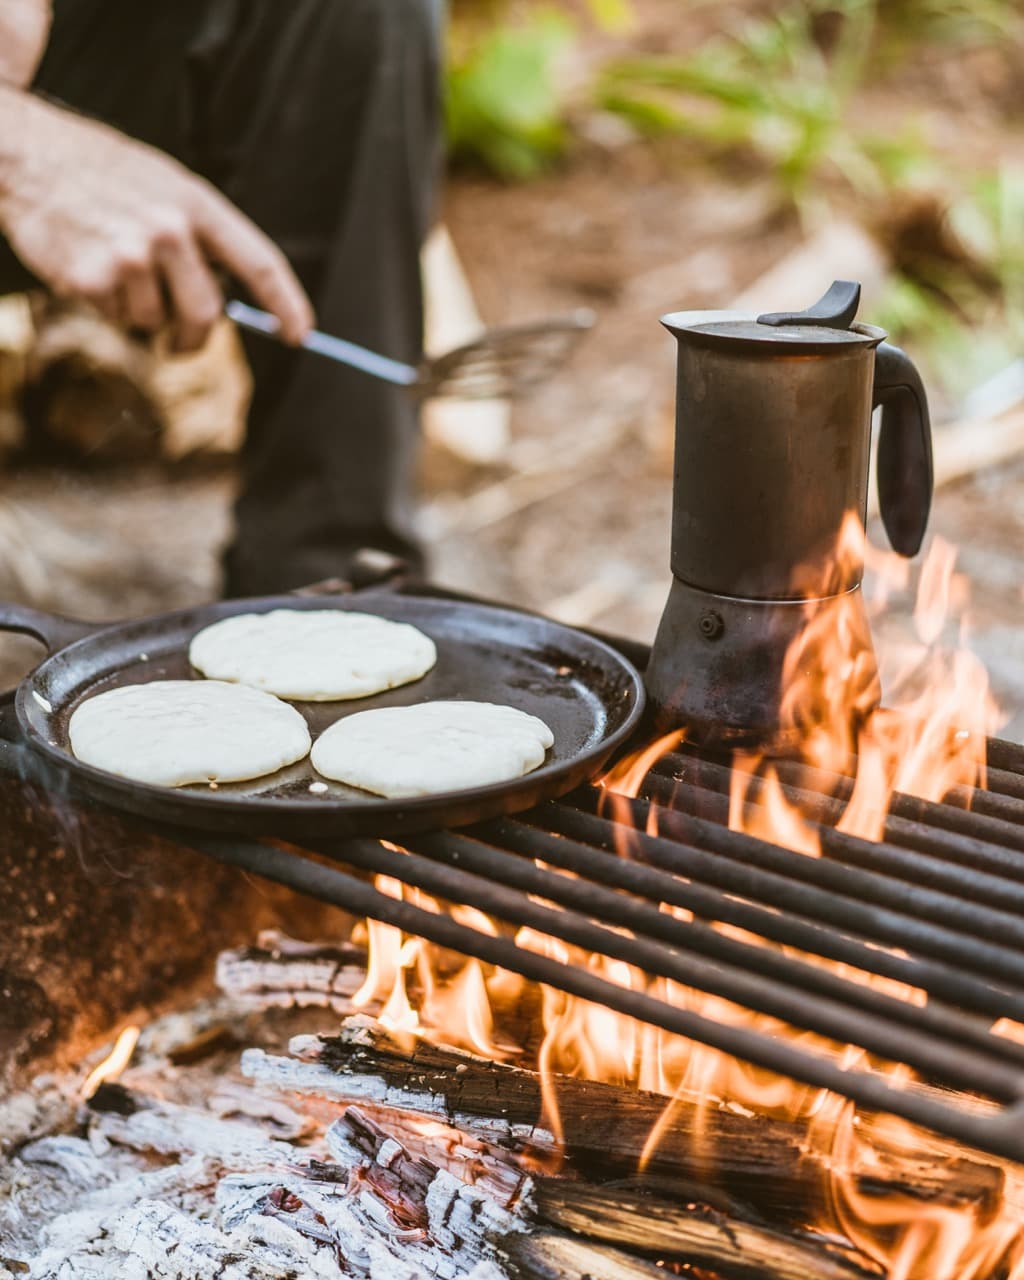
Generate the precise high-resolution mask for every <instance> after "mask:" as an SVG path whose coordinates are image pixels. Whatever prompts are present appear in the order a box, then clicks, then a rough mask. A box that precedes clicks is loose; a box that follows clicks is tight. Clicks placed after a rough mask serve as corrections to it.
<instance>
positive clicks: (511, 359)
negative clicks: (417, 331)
mask: <svg viewBox="0 0 1024 1280" xmlns="http://www.w3.org/2000/svg"><path fill="white" fill-rule="evenodd" d="M593 323H594V315H593V312H591V311H587V310H582V309H581V310H578V311H573V312H572V313H570V314H569V315H565V316H556V317H554V318H553V319H549V320H538V321H537V322H535V323H533V324H516V325H507V326H505V327H503V328H499V329H488V330H487V331H486V332H485V333H483V334H481V335H480V337H479V338H475V339H474V340H473V341H472V342H467V343H466V344H465V345H464V346H461V347H455V348H454V349H453V350H451V351H446V352H444V354H443V355H440V356H434V357H428V358H427V359H425V360H423V361H422V362H421V364H420V366H419V377H418V379H417V380H416V382H415V383H414V384H413V388H412V389H413V390H414V391H415V392H416V393H417V394H418V395H420V396H421V397H423V398H424V399H427V398H429V397H430V396H448V397H453V398H457V399H460V400H511V399H514V398H515V397H516V396H520V395H522V394H523V393H524V392H526V391H528V390H529V389H530V388H531V387H534V386H536V385H537V383H539V382H543V381H544V379H545V378H548V377H550V375H551V374H552V373H554V372H555V371H556V370H557V369H558V368H559V367H560V366H561V365H562V364H564V363H565V361H566V360H567V359H568V358H569V356H570V354H571V353H572V350H573V348H574V347H575V345H576V343H577V342H578V341H579V339H580V337H581V336H582V335H583V334H584V333H586V331H587V330H588V329H589V328H590V327H591V326H592V325H593Z"/></svg>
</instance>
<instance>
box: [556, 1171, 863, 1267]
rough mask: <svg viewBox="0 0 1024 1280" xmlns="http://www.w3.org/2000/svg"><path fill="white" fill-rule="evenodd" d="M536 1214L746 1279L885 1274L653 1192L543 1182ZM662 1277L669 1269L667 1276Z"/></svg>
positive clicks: (813, 1244) (852, 1256) (799, 1237)
mask: <svg viewBox="0 0 1024 1280" xmlns="http://www.w3.org/2000/svg"><path fill="white" fill-rule="evenodd" d="M532 1202H533V1205H534V1207H535V1210H536V1216H537V1217H538V1219H539V1220H540V1221H541V1222H544V1223H546V1224H548V1225H549V1226H555V1227H562V1228H564V1229H566V1230H568V1231H571V1232H573V1233H574V1234H577V1235H582V1236H586V1237H589V1238H590V1239H597V1240H601V1241H606V1242H608V1243H610V1244H618V1245H626V1246H628V1247H629V1248H631V1249H638V1250H640V1251H641V1252H643V1253H650V1254H652V1255H654V1256H655V1257H657V1258H659V1259H664V1260H670V1259H673V1260H679V1261H683V1262H687V1263H689V1264H690V1265H691V1266H698V1267H707V1268H709V1269H710V1270H712V1271H714V1272H715V1274H716V1275H719V1276H723V1277H726V1276H728V1277H732V1276H737V1277H742V1280H806V1278H807V1277H808V1276H814V1277H815V1280H878V1278H879V1277H880V1276H883V1275H884V1272H883V1271H882V1269H881V1268H880V1267H878V1266H876V1265H875V1264H873V1263H872V1262H870V1261H869V1260H868V1259H867V1258H864V1257H863V1255H860V1254H858V1253H856V1252H855V1251H853V1250H851V1249H849V1248H848V1247H846V1246H840V1245H838V1244H836V1243H833V1242H831V1241H828V1242H826V1240H825V1239H824V1238H822V1237H813V1236H809V1235H806V1234H804V1233H800V1234H792V1235H791V1234H785V1233H783V1232H781V1231H773V1230H771V1229H770V1228H769V1227H765V1226H763V1225H760V1224H757V1223H753V1222H745V1221H743V1220H742V1219H739V1218H737V1217H734V1216H732V1215H726V1214H724V1213H721V1212H719V1211H718V1210H715V1209H710V1208H708V1207H707V1206H706V1205H699V1204H693V1203H689V1204H685V1203H675V1202H673V1201H671V1200H668V1199H666V1198H664V1197H662V1196H656V1195H651V1194H649V1193H647V1192H642V1191H641V1192H638V1191H630V1190H627V1189H624V1188H621V1187H609V1186H605V1187H596V1186H589V1185H580V1184H578V1183H573V1182H568V1181H566V1180H564V1179H554V1178H542V1179H540V1180H539V1181H538V1182H537V1183H536V1184H535V1187H534V1191H533V1195H532ZM662 1274H664V1272H662Z"/></svg>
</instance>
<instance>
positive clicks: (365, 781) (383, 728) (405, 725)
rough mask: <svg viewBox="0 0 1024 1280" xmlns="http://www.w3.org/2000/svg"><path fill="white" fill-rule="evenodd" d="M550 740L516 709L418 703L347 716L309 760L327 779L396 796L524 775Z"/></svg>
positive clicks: (484, 704)
mask: <svg viewBox="0 0 1024 1280" xmlns="http://www.w3.org/2000/svg"><path fill="white" fill-rule="evenodd" d="M553 742H554V737H553V735H552V733H551V730H550V729H549V728H548V727H547V725H546V724H545V723H544V722H543V720H538V719H537V717H536V716H531V715H527V714H526V712H524V711H517V710H516V709H515V708H514V707H504V706H498V705H496V704H494V703H490V702H423V703H420V704H419V705H418V706H413V707H381V708H378V709H376V710H373V711H360V712H358V713H357V714H355V715H351V716H346V717H345V718H344V719H343V720H339V721H338V722H337V723H336V724H333V725H331V727H330V728H329V729H327V730H325V732H324V733H323V734H321V736H320V737H319V738H318V739H317V741H316V742H315V743H314V744H313V752H312V757H311V758H312V761H313V766H314V768H316V769H317V771H318V772H319V773H322V774H323V776H324V777H325V778H331V779H333V780H334V781H335V782H344V783H347V784H348V785H349V786H351V787H359V788H360V789H361V790H363V791H372V792H374V793H375V794H377V795H382V796H388V797H391V798H395V799H398V798H406V797H410V796H428V795H436V794H438V793H440V792H445V791H464V790H468V789H469V788H472V787H485V786H489V785H490V784H492V783H496V782H506V781H508V780H509V779H511V778H519V777H522V776H523V774H526V773H530V772H531V771H532V770H533V769H536V768H537V767H538V766H539V765H541V764H543V762H544V756H545V753H546V752H547V749H548V747H550V746H551V745H552V744H553Z"/></svg>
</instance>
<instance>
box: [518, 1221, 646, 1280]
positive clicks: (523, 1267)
mask: <svg viewBox="0 0 1024 1280" xmlns="http://www.w3.org/2000/svg"><path fill="white" fill-rule="evenodd" d="M502 1253H503V1255H504V1256H503V1259H502V1261H503V1262H504V1265H505V1269H506V1271H507V1272H508V1274H509V1275H510V1276H512V1277H513V1280H664V1277H665V1274H666V1273H665V1271H664V1269H663V1268H661V1267H657V1266H655V1265H654V1263H652V1262H644V1261H643V1260H642V1259H640V1258H633V1257H631V1256H630V1255H629V1254H628V1253H622V1252H620V1251H619V1250H618V1249H610V1248H608V1247H607V1246H606V1245H599V1244H592V1243H591V1242H590V1241H588V1240H575V1239H573V1238H572V1237H571V1236H562V1235H556V1234H555V1233H554V1232H546V1231H544V1232H539V1233H538V1234H536V1235H518V1236H512V1237H510V1238H509V1239H508V1240H506V1241H505V1242H504V1245H503V1248H502Z"/></svg>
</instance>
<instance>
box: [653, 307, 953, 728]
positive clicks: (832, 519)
mask: <svg viewBox="0 0 1024 1280" xmlns="http://www.w3.org/2000/svg"><path fill="white" fill-rule="evenodd" d="M859 293H860V290H859V286H857V285H854V284H848V283H845V282H837V283H836V284H835V285H834V286H833V287H832V289H831V290H829V292H828V294H826V295H825V297H824V298H823V299H822V300H821V301H820V302H819V303H817V304H816V305H815V306H814V307H812V308H810V309H809V310H808V311H806V312H800V313H788V314H787V313H781V314H776V315H767V316H761V317H752V316H744V315H738V314H736V313H730V312H680V313H676V314H674V315H670V316H666V317H665V318H664V320H663V322H662V323H663V324H665V326H666V327H667V328H668V329H669V331H670V332H671V333H672V334H673V335H674V336H675V337H676V339H677V341H678V343H679V351H678V387H677V401H676V444H675V480H674V495H673V521H672V557H671V565H672V574H673V582H672V588H671V592H670V596H669V601H668V604H667V606H666V609H665V612H664V614H663V616H662V620H661V625H660V627H659V631H658V636H657V639H656V640H655V645H654V650H653V653H652V657H651V663H650V667H649V669H648V675H647V686H648V693H649V695H650V698H651V702H652V705H653V707H654V709H655V713H656V716H657V718H658V720H659V721H660V722H661V724H662V725H672V726H677V725H687V726H688V727H689V728H690V729H691V731H692V734H693V736H695V737H698V738H701V739H703V740H705V741H707V740H714V739H721V740H725V741H733V742H764V741H769V740H772V739H774V738H776V737H777V736H778V735H779V734H780V733H781V732H783V731H784V729H785V726H784V725H783V723H782V714H781V707H782V701H783V695H784V693H785V688H784V685H785V681H786V656H787V654H791V655H792V654H793V653H795V650H793V645H794V643H795V642H797V641H798V639H799V638H800V636H801V634H802V633H803V632H804V630H805V628H806V626H807V624H808V621H809V619H810V617H811V616H813V614H814V613H815V611H816V610H817V609H819V608H820V607H821V605H822V603H823V602H826V601H829V600H832V599H838V598H839V597H844V596H845V597H848V599H847V600H846V601H845V606H844V616H845V618H846V620H847V622H846V625H848V626H852V627H853V628H854V629H855V630H856V631H858V633H859V637H858V640H857V642H858V643H859V644H861V646H862V648H863V652H864V654H866V655H868V656H869V658H870V655H871V638H870V630H869V628H868V625H867V619H866V616H865V615H864V612H863V606H862V604H861V602H860V595H859V592H860V584H861V578H862V576H863V561H862V557H861V554H860V549H859V546H858V540H857V539H850V540H848V543H847V545H844V547H843V549H842V553H841V554H838V553H839V542H840V535H841V532H842V530H843V528H844V521H846V520H847V519H850V518H851V516H850V513H853V517H852V518H855V519H856V520H858V521H859V523H860V525H861V526H863V524H864V522H865V519H866V514H867V495H868V469H869V454H870V446H871V416H872V410H873V409H874V408H875V407H876V406H878V405H881V406H882V422H881V426H880V430H879V442H878V487H879V498H880V505H881V513H882V517H883V521H884V523H885V526H886V530H887V532H888V534H889V538H890V540H891V542H892V544H893V547H894V548H895V549H896V550H897V551H899V552H900V553H901V554H903V555H907V556H911V555H914V554H915V553H916V552H917V550H918V549H919V547H920V545H921V541H922V539H923V537H924V533H925V528H926V526H927V520H928V512H929V507H930V502H931V493H932V460H931V429H930V425H929V420H928V408H927V400H926V397H925V394H924V389H923V387H922V384H921V380H920V377H919V376H918V374H917V371H916V369H915V368H914V366H913V364H912V363H911V362H910V360H909V359H908V358H907V356H906V355H904V353H903V352H902V351H900V350H899V349H898V348H896V347H893V346H891V345H890V344H889V343H887V342H885V336H886V335H885V333H884V331H883V330H881V329H878V328H875V327H874V326H871V325H865V324H852V323H851V322H852V319H853V316H854V314H855V313H856V307H857V303H858V301H859ZM871 661H872V662H873V659H871ZM791 666H792V658H791ZM872 669H873V668H872ZM801 674H802V675H804V676H805V677H808V684H809V686H811V685H813V683H814V679H813V677H814V672H810V671H804V672H802V673H801Z"/></svg>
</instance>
